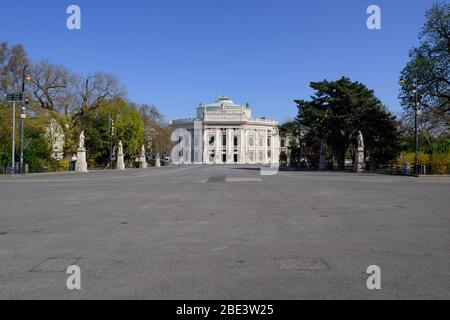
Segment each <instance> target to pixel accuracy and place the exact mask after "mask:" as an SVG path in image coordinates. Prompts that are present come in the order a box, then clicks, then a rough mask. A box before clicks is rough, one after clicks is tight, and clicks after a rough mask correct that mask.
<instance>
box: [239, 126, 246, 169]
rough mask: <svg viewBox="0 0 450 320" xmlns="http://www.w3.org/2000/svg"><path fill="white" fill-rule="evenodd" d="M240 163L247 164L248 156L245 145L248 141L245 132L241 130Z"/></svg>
mask: <svg viewBox="0 0 450 320" xmlns="http://www.w3.org/2000/svg"><path fill="white" fill-rule="evenodd" d="M239 134H240V136H239V152H240V154H239V163H240V164H245V163H246V161H247V160H246V157H245V156H246V154H245V145H246V143H247V140H246V139H245V130H244V129H241V130H240V131H239Z"/></svg>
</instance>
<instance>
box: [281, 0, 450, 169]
mask: <svg viewBox="0 0 450 320" xmlns="http://www.w3.org/2000/svg"><path fill="white" fill-rule="evenodd" d="M449 23H450V4H448V3H436V4H434V5H433V6H432V7H431V8H430V9H429V10H428V11H427V13H426V22H425V25H424V27H423V30H422V32H421V33H420V34H419V39H420V42H421V43H420V45H419V46H418V47H417V48H413V49H412V50H411V52H410V61H409V62H408V64H407V65H406V67H405V68H404V70H402V72H401V79H402V81H401V82H402V83H403V85H402V87H401V93H400V100H401V103H402V105H403V107H404V113H403V115H402V118H401V119H400V120H397V119H396V117H394V116H393V115H392V114H391V113H390V112H389V111H388V110H387V108H386V107H385V106H384V105H383V104H382V103H381V101H380V100H379V99H378V98H377V97H376V96H375V94H374V92H373V91H372V90H369V89H368V88H367V87H366V86H365V85H363V84H362V83H358V82H352V81H351V80H350V79H349V78H345V77H344V78H342V79H340V80H337V81H327V80H325V81H322V82H312V83H311V88H312V89H314V92H315V93H314V94H313V96H312V97H311V100H295V103H296V104H297V106H298V109H299V113H298V117H297V119H296V120H295V121H291V122H288V123H285V124H284V125H282V126H281V130H280V131H281V133H282V134H286V135H292V136H294V137H296V139H293V140H292V141H291V145H290V146H289V147H290V149H291V157H292V159H291V162H293V163H299V162H300V161H301V160H302V159H304V160H306V162H307V163H308V164H310V165H311V166H314V167H317V166H318V163H319V154H320V149H321V145H322V142H323V143H325V145H326V146H327V150H326V151H327V156H328V161H329V166H330V167H337V168H339V169H344V168H345V160H346V159H353V158H354V150H355V143H356V135H357V133H358V131H359V130H361V132H362V133H363V135H364V138H365V144H366V157H367V159H368V166H369V168H376V167H379V166H383V165H388V164H397V165H398V164H401V163H402V162H405V161H407V162H411V159H414V156H413V154H412V153H413V152H414V151H415V131H414V128H415V127H414V124H415V121H414V120H415V109H414V108H415V102H416V98H417V101H418V102H419V114H420V115H419V133H420V135H419V141H420V151H421V155H420V160H421V164H422V165H426V166H431V167H432V169H433V170H434V171H436V172H438V173H447V172H448V170H449V165H450V133H449V125H450V122H449V120H450V100H449V98H450V90H449V88H450V68H449V66H450V25H449ZM414 84H416V85H414ZM414 90H417V95H416V92H415V91H414ZM412 163H413V162H412Z"/></svg>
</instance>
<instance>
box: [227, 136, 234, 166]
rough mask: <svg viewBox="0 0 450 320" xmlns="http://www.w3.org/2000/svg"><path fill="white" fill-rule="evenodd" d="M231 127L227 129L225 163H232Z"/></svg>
mask: <svg viewBox="0 0 450 320" xmlns="http://www.w3.org/2000/svg"><path fill="white" fill-rule="evenodd" d="M233 142H234V141H233V129H227V163H233V158H234V143H233Z"/></svg>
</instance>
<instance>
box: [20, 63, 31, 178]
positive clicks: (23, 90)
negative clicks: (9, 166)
mask: <svg viewBox="0 0 450 320" xmlns="http://www.w3.org/2000/svg"><path fill="white" fill-rule="evenodd" d="M27 68H28V65H25V66H24V67H23V72H22V97H21V98H22V100H21V107H22V108H21V114H20V168H19V173H23V172H24V170H23V169H24V167H23V150H24V143H23V139H24V136H23V130H24V121H25V119H26V117H27V114H26V107H25V105H26V101H25V97H24V95H25V80H30V77H29V76H26V74H25V72H26V71H27Z"/></svg>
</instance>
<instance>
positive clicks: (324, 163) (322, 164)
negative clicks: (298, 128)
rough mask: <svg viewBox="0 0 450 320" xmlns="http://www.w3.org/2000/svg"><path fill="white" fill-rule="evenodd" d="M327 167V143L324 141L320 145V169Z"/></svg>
mask: <svg viewBox="0 0 450 320" xmlns="http://www.w3.org/2000/svg"><path fill="white" fill-rule="evenodd" d="M326 169H327V157H326V154H325V143H324V142H322V145H321V147H320V160H319V170H321V171H323V170H326Z"/></svg>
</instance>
